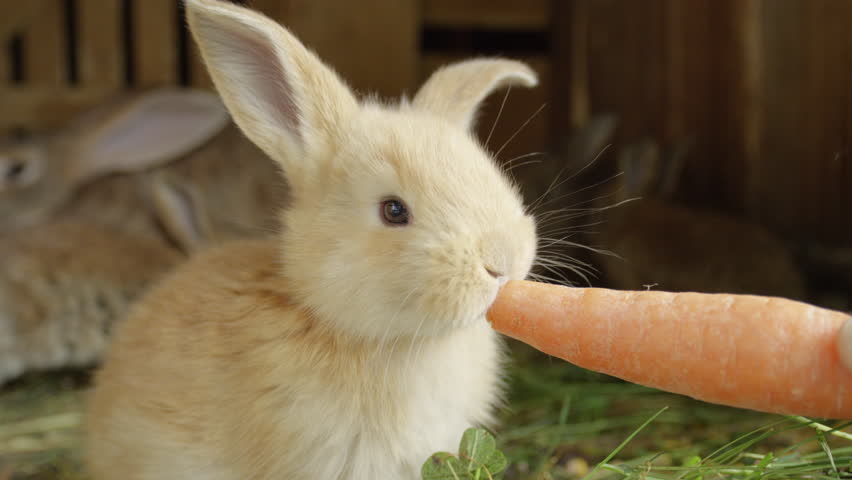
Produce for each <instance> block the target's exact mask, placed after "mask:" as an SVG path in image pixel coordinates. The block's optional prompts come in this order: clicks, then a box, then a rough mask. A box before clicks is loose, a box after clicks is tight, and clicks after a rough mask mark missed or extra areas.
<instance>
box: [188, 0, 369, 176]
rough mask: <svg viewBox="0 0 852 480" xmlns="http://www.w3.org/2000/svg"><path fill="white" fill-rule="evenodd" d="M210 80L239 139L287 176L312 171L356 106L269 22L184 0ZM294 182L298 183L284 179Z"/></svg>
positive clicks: (227, 6)
mask: <svg viewBox="0 0 852 480" xmlns="http://www.w3.org/2000/svg"><path fill="white" fill-rule="evenodd" d="M186 11H187V18H188V20H189V27H190V30H191V31H192V34H193V36H194V38H195V41H196V43H197V44H198V46H199V48H200V50H201V55H202V57H203V58H204V62H205V64H206V65H207V69H208V71H209V72H210V76H211V77H212V79H213V83H214V84H215V85H216V89H217V90H218V91H219V93H220V94H221V96H222V99H223V100H224V102H225V105H226V106H227V107H228V110H230V112H231V115H232V116H233V118H234V121H235V122H236V123H237V125H239V126H240V128H241V129H242V130H243V132H244V133H245V135H246V136H247V137H248V138H249V139H251V140H252V142H254V143H255V144H256V145H257V146H258V147H260V148H261V149H262V150H263V151H264V152H265V153H266V154H267V155H269V156H270V157H271V158H272V159H274V160H275V161H277V162H279V163H280V164H281V166H282V167H283V169H284V171H285V173H286V174H287V175H288V177H293V176H303V175H304V174H306V173H309V172H312V171H314V169H313V167H315V166H316V165H312V164H315V163H316V161H317V160H319V159H321V158H323V156H324V153H325V152H327V151H329V150H330V149H332V148H334V146H335V144H336V143H337V142H338V138H337V136H338V134H339V133H338V132H339V130H340V127H341V125H345V124H346V122H347V120H348V118H350V117H351V115H353V114H354V113H355V112H357V109H358V101H357V100H356V99H355V96H354V95H353V94H352V92H351V91H350V90H349V88H348V87H347V86H346V85H345V84H344V83H343V81H342V80H341V79H340V78H339V77H338V76H337V75H336V74H335V73H334V72H333V71H332V70H331V69H330V68H328V67H327V66H325V65H324V64H323V63H322V62H321V61H320V60H319V58H317V57H316V55H314V54H313V53H312V52H310V51H309V50H308V49H307V48H305V47H304V45H302V44H301V43H300V42H299V40H298V39H296V37H295V36H293V35H292V34H291V33H290V32H288V31H287V30H286V29H285V28H283V27H281V26H280V25H278V24H277V23H275V22H274V21H272V20H270V19H269V18H267V17H265V16H263V15H261V14H259V13H256V12H253V11H251V10H249V9H247V8H243V7H239V6H236V5H233V4H231V3H228V2H224V1H219V0H186ZM292 183H293V184H294V185H298V184H300V183H301V182H298V181H296V182H292Z"/></svg>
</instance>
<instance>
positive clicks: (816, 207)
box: [755, 0, 852, 242]
mask: <svg viewBox="0 0 852 480" xmlns="http://www.w3.org/2000/svg"><path fill="white" fill-rule="evenodd" d="M770 4H771V5H770ZM761 16H762V18H761V22H762V25H761V28H762V42H763V45H764V54H763V65H764V69H765V74H764V76H763V82H762V88H763V90H764V99H765V101H764V103H763V114H762V116H763V126H764V129H763V138H762V144H761V153H762V159H761V163H760V165H759V169H756V171H755V175H759V176H760V179H761V183H760V184H759V186H758V191H757V193H756V195H757V205H756V206H755V210H756V213H757V214H758V215H759V216H760V218H762V219H763V220H764V221H765V222H766V223H768V224H769V225H771V226H772V227H774V228H775V229H777V230H780V231H781V232H783V233H784V234H786V235H789V236H791V237H793V238H798V239H800V240H806V239H811V240H813V239H821V240H824V241H826V242H837V241H839V239H846V240H847V241H848V239H850V238H852V234H850V233H849V228H848V221H846V220H845V219H848V218H849V217H848V216H849V207H850V205H849V204H848V203H846V204H844V199H845V198H846V195H847V194H846V193H845V192H844V190H848V189H849V183H848V177H846V178H844V175H843V166H842V165H843V164H842V162H839V161H838V160H836V159H837V158H838V153H841V152H843V150H844V148H845V147H846V145H848V143H847V135H848V129H847V127H846V122H847V121H848V107H847V101H848V99H847V97H846V96H847V95H848V92H849V85H848V84H849V80H848V78H849V77H848V75H849V72H848V68H849V67H848V64H847V63H846V62H842V61H839V59H845V58H848V55H849V52H848V48H849V47H848V43H849V42H848V40H844V41H841V40H840V39H846V38H848V35H849V33H848V29H847V27H846V25H847V22H849V21H850V18H852V11H850V4H849V2H847V1H846V0H824V1H821V2H800V1H796V0H773V1H772V2H765V3H764V5H763V8H762V11H761ZM844 182H845V183H844Z"/></svg>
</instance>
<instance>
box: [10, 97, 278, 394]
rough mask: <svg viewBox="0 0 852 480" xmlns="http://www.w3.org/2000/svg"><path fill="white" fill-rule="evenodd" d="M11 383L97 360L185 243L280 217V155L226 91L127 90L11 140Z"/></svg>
mask: <svg viewBox="0 0 852 480" xmlns="http://www.w3.org/2000/svg"><path fill="white" fill-rule="evenodd" d="M0 172H5V173H4V174H2V175H0V176H1V177H2V178H0V213H2V215H0V256H2V257H3V262H2V263H0V384H2V383H3V382H4V381H6V380H8V379H11V378H14V377H15V376H17V375H19V374H21V373H26V372H28V371H32V370H40V369H52V368H62V367H80V366H88V365H91V364H93V363H95V362H96V361H97V360H98V359H99V358H100V355H101V354H102V352H103V349H104V346H105V345H106V343H107V340H108V336H109V332H110V328H111V325H112V323H113V322H114V321H115V320H116V319H118V318H120V317H121V315H122V314H123V313H124V311H125V310H126V308H127V306H128V305H129V304H130V303H131V302H132V301H133V300H134V299H135V298H136V297H137V296H138V295H139V294H140V293H141V292H143V291H144V290H145V288H147V287H148V286H149V285H150V284H151V283H152V282H154V281H156V279H157V278H159V276H160V275H162V274H163V273H165V272H167V271H168V270H169V269H171V268H173V267H174V266H176V265H177V264H178V263H180V262H181V261H184V260H185V255H182V254H181V253H183V254H186V253H190V252H194V251H196V250H198V249H200V248H203V247H205V246H207V245H210V244H215V243H219V242H220V241H224V240H227V239H229V238H242V237H258V236H265V235H268V234H270V233H271V232H274V231H275V230H276V224H277V207H278V206H279V205H280V204H281V203H282V202H283V201H284V197H285V193H286V188H285V186H284V182H283V181H282V180H281V179H280V178H279V177H280V176H279V175H278V167H277V166H276V165H275V163H274V162H272V161H271V160H270V159H269V158H268V157H267V156H266V155H265V154H263V152H261V151H260V150H259V149H258V148H257V147H255V146H254V145H253V144H252V143H251V142H249V141H248V140H247V139H245V137H244V136H243V135H242V134H241V133H240V132H239V131H238V130H237V129H236V127H235V126H233V125H232V124H231V123H230V122H229V117H228V114H227V111H226V110H225V108H224V106H223V105H222V103H221V101H220V100H219V99H218V97H217V96H216V95H214V94H210V93H203V92H198V91H191V90H178V89H158V90H153V91H148V92H143V93H141V94H135V95H123V96H121V97H119V98H117V99H115V100H113V101H112V102H108V103H107V104H105V105H102V106H100V107H97V108H95V109H93V110H91V111H89V112H86V113H85V114H84V115H82V116H81V117H80V118H78V119H76V120H75V121H74V122H72V123H71V124H70V125H69V126H68V127H67V128H64V129H60V130H58V131H57V132H54V133H51V134H47V135H42V136H39V137H36V138H32V139H29V140H24V141H18V142H15V143H10V144H7V146H6V147H5V148H3V149H0Z"/></svg>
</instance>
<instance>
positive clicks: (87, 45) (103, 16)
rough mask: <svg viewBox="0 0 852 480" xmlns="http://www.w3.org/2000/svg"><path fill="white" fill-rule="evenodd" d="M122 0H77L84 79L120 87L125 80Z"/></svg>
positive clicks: (88, 83) (80, 64) (91, 83)
mask: <svg viewBox="0 0 852 480" xmlns="http://www.w3.org/2000/svg"><path fill="white" fill-rule="evenodd" d="M120 20H121V4H120V0H77V22H78V32H79V41H78V44H77V45H78V51H77V58H78V69H79V77H80V83H81V84H83V85H86V86H95V85H96V86H100V87H103V88H105V89H108V90H115V89H118V88H119V87H120V86H121V85H122V83H123V80H124V60H125V59H124V56H123V54H122V35H121V22H120Z"/></svg>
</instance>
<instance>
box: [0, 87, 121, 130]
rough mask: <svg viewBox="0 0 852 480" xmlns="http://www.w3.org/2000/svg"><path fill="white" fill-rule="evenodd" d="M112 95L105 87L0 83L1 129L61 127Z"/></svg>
mask: <svg viewBox="0 0 852 480" xmlns="http://www.w3.org/2000/svg"><path fill="white" fill-rule="evenodd" d="M111 95H112V94H111V93H110V92H108V91H105V90H104V89H102V88H71V87H42V88H33V87H31V86H27V87H0V98H2V99H3V115H0V132H3V131H7V130H10V129H12V128H27V129H36V130H42V129H49V128H54V127H59V126H61V125H63V124H65V122H67V121H68V120H70V119H71V118H72V117H73V116H74V115H77V114H78V113H80V112H81V111H83V110H85V109H87V108H90V107H91V106H92V105H96V104H98V103H100V102H102V101H104V100H106V99H107V98H110V96H111Z"/></svg>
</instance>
